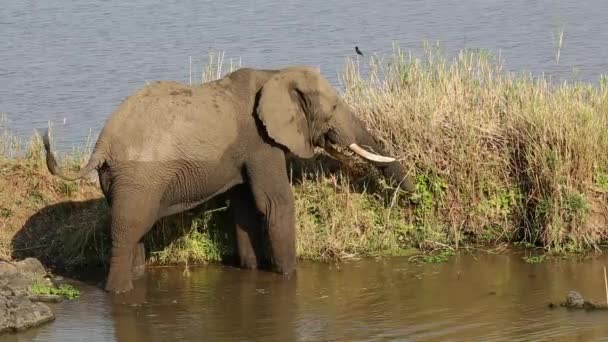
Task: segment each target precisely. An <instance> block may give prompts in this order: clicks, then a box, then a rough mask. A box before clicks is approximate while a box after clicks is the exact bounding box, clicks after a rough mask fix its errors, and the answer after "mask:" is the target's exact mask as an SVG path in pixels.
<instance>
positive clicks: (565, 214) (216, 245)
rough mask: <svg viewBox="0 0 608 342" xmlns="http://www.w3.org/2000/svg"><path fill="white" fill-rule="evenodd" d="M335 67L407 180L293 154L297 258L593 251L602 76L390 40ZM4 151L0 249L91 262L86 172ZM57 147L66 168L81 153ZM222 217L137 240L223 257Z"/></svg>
mask: <svg viewBox="0 0 608 342" xmlns="http://www.w3.org/2000/svg"><path fill="white" fill-rule="evenodd" d="M362 68H365V70H364V71H361V69H362ZM363 74H366V75H367V76H365V77H364V76H362V75H363ZM342 79H343V83H344V97H345V99H346V100H347V101H348V102H349V103H350V104H351V105H352V106H353V108H354V109H355V111H356V112H357V113H358V115H359V116H360V117H361V118H362V119H363V120H364V121H365V122H366V123H367V125H368V128H369V129H370V130H371V131H372V132H373V133H374V134H375V136H377V137H379V138H380V140H381V141H382V143H383V144H384V145H385V146H386V148H387V150H388V151H389V152H390V153H391V155H395V156H397V157H398V158H399V159H400V160H402V162H403V165H405V166H406V167H407V168H409V170H410V171H411V173H412V174H414V175H415V177H416V189H415V191H414V193H413V194H405V193H402V192H400V191H395V189H394V188H391V187H389V186H388V185H386V184H384V183H383V181H382V179H381V178H379V177H376V174H375V171H374V170H371V169H369V168H368V167H367V166H366V165H365V164H364V163H359V162H357V161H356V160H354V161H349V162H347V163H346V164H345V162H343V161H337V160H334V159H332V158H330V157H329V156H326V155H319V156H318V157H316V158H315V159H314V160H311V161H305V162H294V163H292V164H291V168H290V173H291V176H292V182H293V186H294V196H295V199H296V212H297V225H298V227H297V229H298V230H297V237H298V238H297V253H298V256H299V258H300V259H306V260H321V261H330V260H344V259H350V258H356V257H365V256H386V255H407V254H410V253H413V252H420V251H422V252H429V251H446V250H447V251H451V250H454V249H457V248H461V247H469V246H480V245H481V246H483V247H484V248H498V249H500V248H502V247H504V245H505V244H506V243H518V244H520V245H524V246H529V247H538V248H541V249H542V250H543V251H544V252H546V253H549V254H563V253H571V252H583V251H593V250H599V249H601V248H602V244H603V243H604V242H605V241H606V237H607V235H608V208H607V207H606V206H605V204H604V203H606V199H607V198H608V155H606V153H605V151H606V150H607V149H608V135H606V134H605V132H606V130H607V128H608V84H607V82H606V78H601V81H600V85H599V86H593V85H591V84H585V83H563V84H552V83H551V82H550V80H548V79H542V78H541V79H538V78H531V77H528V76H525V75H511V74H507V73H504V72H503V71H502V69H501V64H500V62H499V61H496V60H494V59H493V58H492V56H490V55H488V54H486V53H469V52H462V53H461V54H460V55H459V56H458V57H456V58H455V59H454V60H451V61H446V60H444V59H442V57H441V56H440V55H437V52H436V51H434V50H430V49H429V50H428V51H427V55H425V56H424V57H420V58H416V57H412V56H410V55H407V54H406V53H404V52H402V51H400V50H398V49H396V50H395V52H394V55H393V56H392V57H391V58H390V59H389V60H387V61H385V62H382V64H379V63H378V62H377V61H376V60H375V59H374V58H371V59H370V62H369V64H368V65H365V66H360V65H359V64H358V63H355V62H352V61H351V62H348V63H347V65H346V66H345V69H344V72H343V74H342ZM109 114H110V113H108V115H109ZM0 154H2V155H3V156H4V157H2V158H0V189H3V190H2V192H1V193H0V217H2V223H1V225H2V229H1V230H0V231H1V232H0V256H5V257H18V258H21V257H25V256H35V257H38V258H40V260H41V261H43V262H44V263H45V264H48V265H53V266H54V267H56V268H57V269H72V268H78V267H83V266H91V265H103V264H104V263H105V262H106V261H107V258H108V255H109V248H108V246H109V244H108V242H109V237H108V234H107V229H106V227H107V223H108V211H107V205H106V203H105V200H103V198H102V197H101V192H100V190H99V188H98V186H97V185H96V182H95V181H94V180H84V181H78V182H65V181H62V180H60V179H58V178H56V177H53V176H51V175H50V174H49V173H48V171H47V170H46V166H45V163H44V153H43V151H42V147H41V142H40V139H39V137H34V138H32V140H31V141H30V142H29V144H26V145H24V144H21V145H20V146H18V144H14V143H13V142H12V140H11V139H10V134H6V135H5V138H4V139H3V142H1V143H0ZM63 157H64V158H63V160H64V164H65V165H67V166H72V167H74V168H76V167H77V165H82V164H83V162H84V161H85V160H86V158H88V153H87V151H86V149H84V150H83V151H76V152H75V153H72V154H69V155H65V156H63ZM350 159H351V158H349V160H350ZM225 220H226V217H225V215H224V210H223V202H222V199H221V198H219V199H218V200H216V201H213V203H209V204H207V205H205V206H203V208H200V209H198V210H195V211H191V212H189V213H186V214H179V215H176V216H174V217H171V218H169V219H166V220H162V221H161V222H159V223H157V225H156V227H155V228H154V229H153V231H152V232H151V233H150V234H148V235H147V236H146V237H145V242H146V245H147V248H148V250H149V255H148V263H150V264H160V265H166V264H185V263H190V264H192V263H206V262H216V261H219V260H221V259H225V258H227V257H230V256H231V255H233V254H234V253H233V251H234V247H233V246H232V241H233V239H232V238H231V237H230V236H229V233H228V232H225V231H224V230H223V229H222V225H223V223H224V222H225Z"/></svg>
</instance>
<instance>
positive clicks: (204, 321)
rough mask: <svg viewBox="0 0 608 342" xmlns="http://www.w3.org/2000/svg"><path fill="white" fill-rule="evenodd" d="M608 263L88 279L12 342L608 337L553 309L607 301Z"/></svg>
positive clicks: (498, 259)
mask: <svg viewBox="0 0 608 342" xmlns="http://www.w3.org/2000/svg"><path fill="white" fill-rule="evenodd" d="M607 261H608V257H601V258H597V259H595V260H587V261H584V262H578V261H573V260H568V261H566V260H562V261H548V262H544V263H540V264H528V263H525V262H524V261H523V260H522V259H521V255H520V254H508V255H491V254H484V253H478V254H476V255H471V254H461V255H459V256H456V257H454V258H452V260H450V261H449V262H448V263H445V264H417V263H412V262H409V261H407V259H405V258H394V259H385V260H380V261H374V260H364V261H357V262H350V263H345V264H339V265H333V266H331V265H326V264H317V263H300V264H299V266H298V269H297V275H296V276H295V277H293V278H290V279H285V278H282V277H281V276H278V275H275V274H272V273H268V272H256V271H246V270H240V269H238V268H232V267H225V266H219V265H212V266H208V267H201V268H194V269H191V273H190V275H189V276H185V275H184V274H183V268H177V267H176V268H155V269H149V270H148V271H147V272H148V273H147V275H146V278H144V279H142V280H140V281H139V283H138V284H137V285H136V287H138V289H137V290H136V292H135V293H133V294H131V295H129V296H128V297H112V296H110V295H107V294H105V293H104V292H103V291H101V290H100V289H98V288H96V287H91V286H87V287H84V286H83V285H78V286H79V287H80V288H81V289H82V291H83V294H82V297H81V298H80V299H79V300H76V301H72V302H64V303H61V304H59V305H57V306H55V310H56V313H57V319H56V321H55V322H53V323H50V324H47V325H45V326H43V327H41V328H37V329H35V330H32V331H28V332H26V333H23V334H21V335H17V336H11V337H9V338H8V341H18V340H22V341H25V340H28V341H48V342H52V341H61V342H68V341H83V340H88V341H182V340H184V341H186V340H187V341H201V340H204V341H379V340H400V341H448V340H451V341H471V340H475V341H504V340H509V341H599V340H602V339H603V340H606V341H608V325H606V321H607V319H608V313H607V312H599V311H597V312H586V311H569V310H567V309H565V308H561V307H559V308H555V309H549V308H548V307H547V304H548V303H549V302H558V301H561V300H563V299H564V298H565V295H566V293H567V291H568V290H570V289H576V290H578V291H580V292H581V293H582V294H583V295H584V296H585V297H586V298H588V299H591V300H594V301H603V300H604V299H605V294H604V283H603V270H602V266H603V265H605V264H606V263H607ZM123 303H126V304H123ZM19 338H21V339H19Z"/></svg>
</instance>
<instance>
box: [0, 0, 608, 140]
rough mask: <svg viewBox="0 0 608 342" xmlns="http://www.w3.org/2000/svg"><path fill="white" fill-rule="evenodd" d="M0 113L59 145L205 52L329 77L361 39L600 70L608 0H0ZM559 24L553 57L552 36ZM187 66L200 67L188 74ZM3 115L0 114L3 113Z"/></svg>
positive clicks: (17, 127) (23, 131)
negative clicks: (46, 133) (51, 134)
mask: <svg viewBox="0 0 608 342" xmlns="http://www.w3.org/2000/svg"><path fill="white" fill-rule="evenodd" d="M1 7H2V9H0V113H4V114H6V116H7V118H8V120H9V126H10V129H11V130H12V131H13V132H14V133H16V134H17V135H19V136H20V137H22V138H29V137H30V136H31V135H32V134H33V132H34V130H35V129H44V128H46V127H47V125H48V122H52V123H53V125H54V127H55V135H56V144H57V146H58V147H59V148H60V149H69V148H71V147H73V146H75V147H79V146H81V145H82V144H83V143H84V142H85V140H86V138H87V136H88V135H89V133H90V132H92V133H93V138H95V137H96V136H97V133H98V132H99V130H100V128H101V127H102V125H103V123H104V121H105V119H106V118H107V117H108V116H109V115H110V113H111V112H112V111H113V110H114V109H115V108H116V106H117V105H118V104H119V103H120V101H121V100H122V99H124V98H125V97H126V96H127V95H129V94H130V93H131V92H133V91H134V90H135V89H137V88H138V87H140V86H142V85H144V84H145V82H146V81H151V80H158V79H172V80H179V81H183V82H188V81H189V58H190V56H192V60H193V66H194V70H193V72H194V76H195V78H194V81H198V80H199V79H200V76H199V75H200V72H201V66H202V65H203V64H204V63H205V62H206V61H207V58H208V55H209V53H210V52H218V51H223V52H224V58H225V64H229V63H230V59H232V60H233V62H234V63H236V64H238V62H239V60H240V61H241V65H243V66H253V67H264V68H278V67H281V66H286V65H290V64H310V65H316V66H320V67H321V70H322V72H323V73H324V74H325V76H326V77H327V78H329V79H330V80H331V81H332V82H334V83H335V84H336V85H339V83H338V77H337V75H338V73H339V72H340V71H341V70H342V67H343V66H344V62H345V59H346V58H348V57H352V58H354V57H355V56H356V55H355V53H354V46H355V45H358V46H359V47H360V48H361V50H363V52H364V53H366V58H369V57H368V56H369V55H371V54H373V53H375V54H377V55H378V56H383V55H384V56H386V55H388V54H390V52H391V51H392V46H393V43H398V45H399V46H400V47H401V48H403V49H406V50H412V51H413V52H414V53H415V54H421V47H422V43H423V42H424V41H429V42H438V43H439V45H440V46H441V47H442V49H443V50H444V51H445V53H446V54H447V55H448V56H453V54H454V53H456V52H457V51H458V50H459V49H463V48H483V49H489V50H490V51H492V52H493V53H494V54H495V55H500V56H501V58H502V59H504V61H505V69H507V70H510V71H516V72H533V73H535V74H541V73H547V74H550V75H552V76H553V77H555V78H557V79H576V80H583V81H589V82H597V80H598V79H599V76H600V74H602V73H607V72H608V48H607V47H606V42H608V21H607V20H606V13H608V2H607V1H601V0H592V1H573V0H569V1H562V0H559V1H556V0H544V1H533V2H532V1H522V0H519V1H510V2H508V3H505V2H503V1H496V0H470V1H466V2H460V1H441V2H440V1H397V0H391V1H372V2H370V1H363V0H353V1H348V2H346V1H343V2H335V1H334V2H331V1H320V0H313V1H292V0H287V1H266V0H264V1H257V2H253V1H238V2H237V1H196V2H194V1H171V0H164V1H149V0H147V1H144V0H134V1H129V2H125V1H116V0H109V1H92V0H81V1H52V0H46V1H31V0H22V1H3V3H2V6H1ZM562 30H563V32H564V35H563V45H562V47H561V52H560V60H559V64H557V63H556V52H557V48H556V46H557V40H558V35H559V33H560V32H561V31H562ZM197 77H198V78H197ZM0 128H1V127H0Z"/></svg>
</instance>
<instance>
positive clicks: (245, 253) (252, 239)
mask: <svg viewBox="0 0 608 342" xmlns="http://www.w3.org/2000/svg"><path fill="white" fill-rule="evenodd" d="M229 199H230V208H229V211H230V216H231V219H232V223H233V225H234V228H235V235H236V243H237V249H238V254H239V262H240V266H241V267H243V268H248V269H257V268H258V267H260V266H261V264H263V263H264V260H263V255H264V252H263V250H262V248H263V246H262V236H261V235H262V227H261V222H260V217H259V214H258V212H257V209H256V207H255V203H254V200H253V195H252V194H251V190H250V189H249V188H248V187H247V185H245V184H244V185H238V186H237V187H235V188H234V189H232V190H231V192H230V195H229Z"/></svg>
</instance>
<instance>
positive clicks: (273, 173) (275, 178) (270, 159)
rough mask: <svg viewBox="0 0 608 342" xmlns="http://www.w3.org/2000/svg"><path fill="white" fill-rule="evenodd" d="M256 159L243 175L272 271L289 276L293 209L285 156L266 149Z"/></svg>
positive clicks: (293, 254)
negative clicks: (267, 245)
mask: <svg viewBox="0 0 608 342" xmlns="http://www.w3.org/2000/svg"><path fill="white" fill-rule="evenodd" d="M256 157H257V158H256V159H255V161H253V162H251V163H248V165H247V176H248V181H249V183H250V186H251V190H252V193H253V197H254V200H255V204H256V206H257V208H258V210H259V211H260V212H261V213H262V214H263V225H264V227H265V228H266V229H267V233H268V237H269V239H270V252H271V258H270V259H271V263H272V269H273V271H275V272H278V273H281V274H289V273H291V272H293V270H294V268H295V264H296V240H295V209H294V201H293V193H292V191H291V184H290V183H289V179H288V177H287V170H286V163H285V156H284V154H283V152H282V151H281V150H279V149H278V148H269V149H268V150H266V151H264V152H263V153H260V154H258V155H256Z"/></svg>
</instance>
